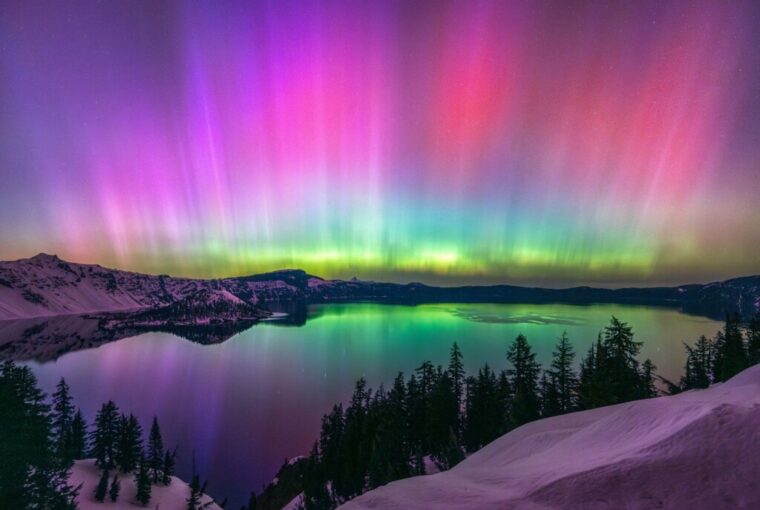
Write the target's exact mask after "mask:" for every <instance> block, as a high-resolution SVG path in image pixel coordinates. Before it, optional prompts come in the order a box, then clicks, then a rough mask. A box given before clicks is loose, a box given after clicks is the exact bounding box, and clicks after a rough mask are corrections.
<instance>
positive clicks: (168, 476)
mask: <svg viewBox="0 0 760 510" xmlns="http://www.w3.org/2000/svg"><path fill="white" fill-rule="evenodd" d="M176 459H177V449H176V448H175V449H174V451H172V452H170V451H169V450H166V453H165V454H164V463H163V468H164V472H163V477H162V478H161V483H163V484H164V485H169V484H171V483H172V476H174V464H175V463H176Z"/></svg>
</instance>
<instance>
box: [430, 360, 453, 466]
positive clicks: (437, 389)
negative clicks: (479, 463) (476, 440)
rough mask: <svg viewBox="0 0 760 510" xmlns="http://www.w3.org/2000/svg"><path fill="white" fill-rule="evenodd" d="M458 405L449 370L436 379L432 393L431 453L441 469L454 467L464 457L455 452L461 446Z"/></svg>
mask: <svg viewBox="0 0 760 510" xmlns="http://www.w3.org/2000/svg"><path fill="white" fill-rule="evenodd" d="M457 406H458V403H457V398H456V395H455V393H454V388H453V383H452V381H451V379H450V378H449V374H448V372H444V373H443V374H442V375H441V377H440V378H438V380H437V381H436V383H435V386H434V387H433V391H432V393H431V395H430V408H429V410H428V433H427V438H428V445H429V453H430V454H431V456H432V458H433V461H434V462H435V463H436V465H437V466H438V468H439V469H441V470H446V469H449V468H451V467H453V466H454V464H456V463H457V462H459V461H460V460H461V458H462V455H458V454H456V452H454V450H455V449H457V448H459V441H458V439H457V435H458V434H457V430H458V427H459V410H458V407H457ZM452 435H453V440H452ZM460 453H461V452H460Z"/></svg>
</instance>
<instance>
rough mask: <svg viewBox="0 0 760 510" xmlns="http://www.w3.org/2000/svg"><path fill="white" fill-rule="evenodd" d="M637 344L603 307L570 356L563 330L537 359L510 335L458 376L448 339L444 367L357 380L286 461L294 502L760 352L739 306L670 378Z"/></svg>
mask: <svg viewBox="0 0 760 510" xmlns="http://www.w3.org/2000/svg"><path fill="white" fill-rule="evenodd" d="M641 346H642V342H639V341H636V340H635V338H634V333H633V329H632V328H631V326H630V325H628V324H627V323H625V322H622V321H620V320H619V319H617V318H616V317H614V316H613V317H612V318H611V319H610V322H609V324H608V325H607V326H606V327H605V328H604V329H603V330H602V331H601V332H600V333H599V335H598V337H597V339H596V341H595V342H594V343H593V344H592V345H591V347H590V348H589V349H588V351H587V352H586V354H585V356H583V358H582V359H581V360H580V362H579V363H577V362H576V352H575V349H574V347H573V345H572V343H571V341H570V339H569V338H568V336H567V333H563V334H562V335H561V336H560V337H559V338H558V339H557V342H556V345H555V347H554V350H553V353H552V358H551V362H550V364H549V365H548V366H547V367H545V368H544V367H542V366H541V365H540V364H539V363H538V362H537V361H536V353H535V352H534V351H533V349H532V347H531V345H530V343H529V342H528V339H527V338H526V337H525V336H524V335H519V336H517V338H515V339H514V340H513V341H512V342H511V343H510V344H509V346H508V348H507V350H506V356H505V361H506V362H507V363H506V367H505V368H503V369H501V370H495V369H494V368H492V367H491V366H489V365H488V364H486V365H484V366H483V367H481V368H480V369H479V370H478V371H477V373H476V374H473V375H467V374H466V373H465V370H464V365H463V355H462V352H461V350H460V349H459V347H458V345H457V344H456V343H454V344H453V345H452V347H451V350H450V355H449V362H448V365H447V366H445V367H444V366H441V365H439V366H434V365H433V364H432V363H431V362H429V361H425V362H423V363H422V364H421V365H420V366H419V367H417V368H416V369H415V371H414V372H413V373H412V374H410V375H409V377H408V378H407V377H405V375H404V374H403V373H399V374H398V375H397V377H396V378H395V380H394V381H393V383H392V385H391V386H390V388H389V389H386V388H385V387H384V386H382V385H381V386H380V387H379V388H378V389H377V390H372V389H371V388H369V387H368V386H367V381H366V380H365V379H364V378H362V379H359V380H358V381H357V383H356V385H355V388H354V392H353V395H352V397H351V400H350V402H348V403H347V405H346V406H345V407H344V406H343V405H342V404H336V405H335V406H334V407H333V408H332V410H331V411H330V412H329V413H328V414H326V415H325V416H324V417H323V418H322V425H321V432H320V435H319V439H318V440H316V441H315V442H314V445H313V447H312V449H311V452H310V454H309V456H308V457H307V459H306V460H305V461H303V463H302V465H301V467H300V468H299V469H297V470H295V473H297V477H298V480H299V481H300V484H296V485H297V486H298V488H299V489H300V490H302V491H303V498H302V502H301V508H302V509H303V510H323V509H332V508H335V507H336V506H338V505H339V504H341V503H343V502H345V501H348V500H350V499H352V498H354V497H356V496H358V495H360V494H362V493H363V492H365V491H367V490H371V489H373V488H375V487H379V486H381V485H385V484H387V483H389V482H391V481H393V480H398V479H401V478H406V477H409V476H414V475H420V474H425V473H426V472H427V471H428V470H429V469H430V468H431V467H433V466H434V467H435V469H437V470H446V469H449V468H451V467H453V466H454V465H456V464H457V463H458V462H460V461H461V460H463V459H464V458H465V456H466V455H467V454H469V453H472V452H475V451H477V450H478V449H480V448H482V447H483V446H485V445H486V444H488V443H490V442H491V441H493V440H494V439H496V438H497V437H499V436H501V435H503V434H505V433H507V432H509V431H510V430H512V429H514V428H516V427H519V426H520V425H523V424H525V423H528V422H531V421H533V420H536V419H539V418H545V417H550V416H556V415H561V414H565V413H568V412H573V411H577V410H584V409H593V408H596V407H601V406H607V405H612V404H618V403H622V402H627V401H631V400H638V399H643V398H651V397H656V396H658V395H659V393H660V391H659V390H658V385H657V384H656V383H657V381H658V380H659V381H661V383H662V384H661V385H662V386H665V387H666V388H667V391H666V392H668V393H674V392H677V391H681V390H685V389H692V388H701V387H706V386H708V385H709V384H710V383H712V382H718V381H724V380H727V379H728V378H730V377H731V376H733V375H735V374H736V373H738V372H739V371H741V370H743V369H744V368H746V367H748V366H749V365H751V364H755V363H758V362H760V315H758V316H756V317H755V318H753V319H752V320H751V321H750V322H749V324H748V325H747V327H746V328H742V322H741V318H740V317H738V316H737V315H734V314H732V315H727V317H726V322H725V326H724V329H723V330H722V331H720V332H719V333H718V334H717V335H716V336H715V338H714V339H712V340H707V339H705V338H704V337H702V338H700V339H699V340H698V341H697V342H696V344H695V345H694V346H688V345H687V346H686V350H687V361H686V367H685V374H684V376H683V378H682V380H681V381H680V382H679V383H678V384H674V383H672V382H670V381H668V380H666V379H663V378H661V377H658V376H657V375H656V367H655V365H654V364H653V363H652V361H651V360H649V359H646V360H643V361H640V360H639V354H640V351H641ZM281 481H282V480H281ZM269 489H270V488H269V487H267V488H266V489H265V491H264V493H263V494H262V496H265V495H268V494H269V493H270V492H271V491H270V490H269ZM296 494H297V492H296ZM294 495H295V494H293V495H291V497H292V496H294ZM267 499H268V498H262V497H259V498H258V500H257V498H256V496H255V495H252V497H251V501H250V502H249V504H248V506H247V507H246V510H261V509H269V508H270V507H271V506H270V504H269V502H268V501H267Z"/></svg>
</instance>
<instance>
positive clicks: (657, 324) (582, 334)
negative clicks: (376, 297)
mask: <svg viewBox="0 0 760 510" xmlns="http://www.w3.org/2000/svg"><path fill="white" fill-rule="evenodd" d="M613 314H614V315H615V316H617V317H618V318H620V319H621V320H624V321H626V322H628V323H630V324H631V325H632V326H633V328H634V332H635V334H636V339H637V340H639V341H644V342H645V343H644V347H643V350H642V357H641V359H644V358H645V357H649V358H651V359H652V360H653V361H654V362H655V364H656V365H657V366H658V368H659V373H660V374H662V375H663V376H665V377H668V378H671V379H677V378H678V377H679V376H680V373H681V370H682V366H683V361H684V358H685V356H684V351H683V346H682V342H684V341H686V342H689V343H691V342H693V341H694V340H695V339H696V338H697V337H698V336H699V335H702V334H704V335H709V336H712V335H713V334H715V332H716V331H718V329H720V327H721V324H720V323H718V322H715V321H713V320H710V319H706V318H702V317H696V316H690V315H684V314H681V313H679V312H676V311H674V310H670V309H665V308H651V307H634V306H622V305H592V306H573V305H556V304H555V305H481V304H477V305H472V304H461V305H460V304H449V305H441V304H436V305H420V306H413V307H412V306H396V305H380V304H347V305H321V306H314V307H311V308H310V310H309V319H308V320H307V322H306V324H305V325H304V326H300V327H293V326H290V327H288V326H283V325H278V324H277V323H276V322H268V323H262V324H260V325H257V326H254V327H253V328H251V329H249V330H247V331H244V332H243V333H240V334H238V335H236V336H235V337H233V338H231V339H230V340H227V341H226V342H224V343H221V344H217V345H200V344H195V343H192V342H190V341H188V340H185V339H182V338H179V337H175V336H173V335H171V334H166V333H149V334H143V335H140V336H136V337H132V338H127V339H123V340H119V341H116V342H113V343H109V344H106V345H102V346H100V347H98V348H94V349H86V350H80V351H76V352H72V353H68V354H65V355H63V356H61V357H60V358H58V359H57V360H55V361H51V362H45V363H37V362H27V364H28V365H29V366H31V367H32V368H33V369H34V372H35V373H36V375H37V377H38V378H39V381H40V384H41V386H42V387H43V389H44V390H45V391H46V392H47V393H48V394H49V393H52V391H53V390H54V387H55V384H56V383H57V382H58V380H59V379H60V378H61V377H65V378H66V380H67V381H68V383H69V385H70V386H71V389H72V392H73V394H74V398H75V402H76V404H77V405H78V406H80V407H81V408H82V410H83V412H84V413H85V415H86V417H87V419H88V421H89V422H92V419H93V418H94V415H95V412H96V411H97V408H98V407H99V406H100V404H101V403H103V402H105V401H106V400H109V399H112V400H114V401H115V402H116V403H117V405H118V406H119V407H120V408H121V410H122V411H123V412H133V413H135V414H136V415H137V416H138V417H139V418H140V420H141V422H142V424H143V427H145V428H147V427H149V424H150V420H151V419H152V417H153V415H157V416H158V417H159V422H160V424H161V427H162V431H163V434H164V444H166V445H170V446H174V445H178V446H179V459H178V463H179V466H178V472H179V473H178V474H179V475H180V476H182V477H184V478H186V479H187V478H188V476H189V473H190V469H191V468H190V466H191V462H192V458H193V454H194V456H195V460H196V465H197V466H198V471H199V472H200V474H201V476H202V477H204V478H208V480H209V486H208V490H209V492H210V493H211V494H213V495H214V496H215V497H217V498H218V499H219V500H221V499H222V498H223V497H224V496H227V497H228V498H229V500H230V504H229V505H228V508H238V507H239V506H240V504H242V502H243V501H244V500H245V499H246V498H247V495H248V493H249V492H250V491H251V490H252V489H256V490H259V489H260V488H261V486H262V485H263V484H265V483H267V482H269V481H270V480H271V478H272V477H273V476H274V474H275V473H276V471H277V469H278V468H279V467H280V466H281V465H282V463H283V461H284V459H286V458H290V457H294V456H298V455H304V454H306V453H308V451H309V449H310V447H311V444H312V443H313V441H314V440H315V439H316V438H317V437H318V433H319V427H320V418H321V416H322V414H324V413H325V412H327V411H329V410H330V408H331V407H332V405H333V404H334V403H336V402H339V401H343V402H345V401H346V400H348V399H349V398H350V395H351V392H352V389H353V385H354V382H355V381H356V380H357V379H358V378H359V377H361V376H364V377H366V379H367V380H368V382H369V384H370V386H372V387H373V388H376V387H377V386H378V385H379V384H380V383H385V384H386V385H388V384H389V383H390V382H391V381H392V380H393V378H394V377H395V375H396V374H397V373H398V372H399V371H403V372H405V373H406V374H409V373H410V372H411V371H413V370H414V368H415V367H417V366H419V364H420V362H422V361H423V360H431V361H432V362H433V363H435V364H446V363H447V360H448V354H449V348H450V346H451V343H452V342H454V341H456V342H458V344H459V346H460V347H461V349H462V351H463V353H464V362H465V367H466V369H467V371H468V372H470V373H472V372H474V371H476V370H477V369H478V368H479V367H480V366H482V365H483V364H484V363H486V362H488V363H489V364H490V365H491V366H492V367H494V368H497V369H501V368H503V367H505V365H506V359H505V352H506V349H507V346H508V344H509V342H510V341H512V340H513V339H514V337H515V336H517V335H518V334H519V333H523V334H525V335H526V336H527V337H528V341H529V342H530V343H531V345H532V346H533V348H534V350H535V351H536V352H537V353H538V360H539V361H540V362H541V363H543V364H546V363H547V362H548V361H549V359H550V357H551V352H552V348H553V346H554V344H555V341H556V338H557V337H558V336H559V335H560V334H561V333H562V332H563V331H564V330H567V332H568V335H569V336H570V338H571V340H572V341H573V343H574V345H575V347H576V351H577V352H578V354H579V356H578V358H580V356H581V355H583V354H585V352H586V350H587V349H588V347H589V345H590V344H591V343H592V342H593V341H595V340H596V337H597V333H598V332H599V330H600V329H601V328H603V327H604V326H605V325H606V324H607V323H608V322H609V319H610V316H611V315H613ZM578 361H580V360H579V359H578ZM146 434H147V431H146Z"/></svg>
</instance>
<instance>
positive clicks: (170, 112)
mask: <svg viewBox="0 0 760 510" xmlns="http://www.w3.org/2000/svg"><path fill="white" fill-rule="evenodd" d="M757 26H760V6H758V5H757V4H756V3H755V5H753V2H741V1H735V2H734V1H732V2H718V1H711V2H705V1H702V2H700V1H694V2H676V1H673V2H659V1H656V2H644V1H641V2H569V1H568V2H537V1H536V2H534V1H526V2H499V1H494V2H476V1H466V2H465V1H461V2H443V1H431V2H412V1H378V2H364V1H356V2H347V1H343V2H309V1H303V2H289V1H281V0H278V1H271V2H256V3H253V2H149V1H132V2H102V3H101V2H90V1H80V0H77V1H70V2H68V1H67V2H52V1H51V2H42V1H16V0H9V1H4V2H2V4H0V259H10V258H19V257H26V256H30V255H32V254H34V253H36V252H39V251H47V252H54V253H57V254H58V255H60V256H61V257H65V258H67V259H70V260H75V261H80V262H97V263H100V264H104V265H111V266H118V267H120V268H124V269H131V270H139V271H145V272H169V273H172V274H176V275H191V276H226V275H235V274H243V273H249V272H259V271H265V270H272V269H278V268H284V267H300V268H303V269H305V270H307V271H309V272H312V273H315V274H319V275H322V276H327V277H351V276H354V275H356V276H359V277H362V278H376V279H387V280H394V281H409V280H414V279H418V280H422V281H427V282H432V283H452V284H453V283H461V282H477V283H484V282H504V281H509V282H517V283H537V284H552V285H570V284H578V283H596V284H604V285H618V284H630V283H637V284H642V285H650V284H659V283H683V282H687V281H705V280H710V279H718V278H725V277H731V276H737V275H739V274H747V273H760V255H759V254H758V246H760V220H759V219H758V218H760V143H758V142H760V33H758V32H757V29H756V27H757Z"/></svg>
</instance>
